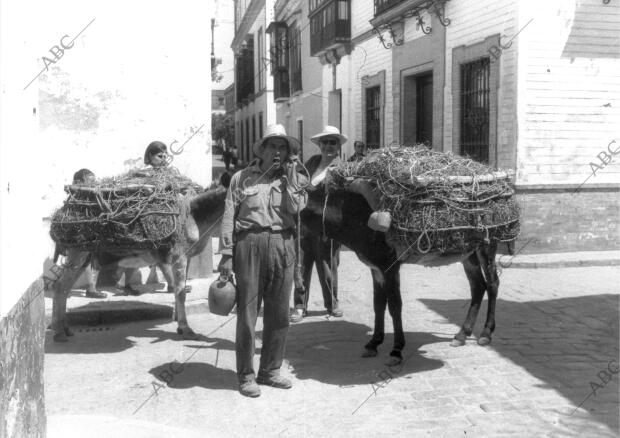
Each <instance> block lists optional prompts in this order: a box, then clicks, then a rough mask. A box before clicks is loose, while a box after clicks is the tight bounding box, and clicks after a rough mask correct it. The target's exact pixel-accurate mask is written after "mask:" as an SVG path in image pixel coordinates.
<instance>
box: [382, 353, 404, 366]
mask: <svg viewBox="0 0 620 438" xmlns="http://www.w3.org/2000/svg"><path fill="white" fill-rule="evenodd" d="M401 363H403V358H402V356H401V357H398V356H390V360H388V361H387V362H386V363H385V366H386V367H388V368H390V367H395V366H398V365H400V364H401Z"/></svg>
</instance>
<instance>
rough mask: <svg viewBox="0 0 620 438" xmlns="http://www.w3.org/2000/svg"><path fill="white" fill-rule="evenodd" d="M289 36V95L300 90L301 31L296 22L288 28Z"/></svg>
mask: <svg viewBox="0 0 620 438" xmlns="http://www.w3.org/2000/svg"><path fill="white" fill-rule="evenodd" d="M288 35H289V44H290V45H289V61H290V62H289V65H290V72H291V79H290V84H291V93H294V92H296V91H299V90H301V89H302V86H301V31H300V30H299V27H298V26H297V22H294V23H293V24H291V26H290V27H289V28H288Z"/></svg>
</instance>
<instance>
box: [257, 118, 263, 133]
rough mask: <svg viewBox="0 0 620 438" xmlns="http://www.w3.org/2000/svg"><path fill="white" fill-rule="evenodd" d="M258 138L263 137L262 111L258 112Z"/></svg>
mask: <svg viewBox="0 0 620 438" xmlns="http://www.w3.org/2000/svg"><path fill="white" fill-rule="evenodd" d="M258 138H263V113H262V112H261V113H258Z"/></svg>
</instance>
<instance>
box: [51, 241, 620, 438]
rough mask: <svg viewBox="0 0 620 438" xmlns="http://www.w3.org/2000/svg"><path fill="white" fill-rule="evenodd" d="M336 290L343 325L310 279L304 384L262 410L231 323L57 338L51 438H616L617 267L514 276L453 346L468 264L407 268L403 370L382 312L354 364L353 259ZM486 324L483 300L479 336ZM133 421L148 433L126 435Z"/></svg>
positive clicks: (363, 311)
mask: <svg viewBox="0 0 620 438" xmlns="http://www.w3.org/2000/svg"><path fill="white" fill-rule="evenodd" d="M340 278H341V281H340V294H339V295H340V297H341V303H342V308H343V310H344V318H331V319H329V320H328V319H327V318H326V316H325V312H324V311H323V308H322V302H321V299H320V296H321V293H320V290H319V283H318V279H317V278H316V275H315V278H314V279H313V283H312V291H311V298H310V300H311V301H310V310H311V312H310V316H309V317H308V318H306V319H305V320H304V321H303V322H302V323H299V324H295V325H292V326H291V329H290V332H289V340H288V347H287V353H286V359H287V362H286V363H285V366H284V367H283V373H284V374H285V375H287V376H289V377H291V378H292V379H293V384H294V386H293V388H292V389H291V390H288V391H284V390H278V389H273V388H265V387H263V388H262V396H261V397H260V398H258V399H248V398H245V397H242V396H241V395H240V394H239V393H238V392H237V385H236V375H235V372H234V369H235V359H234V329H235V321H234V315H232V316H230V317H226V318H225V317H219V316H215V315H211V314H209V313H201V314H193V315H190V316H189V320H190V324H191V325H192V327H193V328H194V330H195V331H197V332H200V333H201V334H202V339H201V340H199V341H181V340H180V337H179V336H178V335H177V334H176V333H175V329H176V323H172V322H168V321H161V320H160V321H143V322H135V323H128V324H118V325H112V326H109V327H103V330H98V329H97V330H96V331H95V330H89V331H86V330H85V329H84V330H82V331H77V330H76V331H77V333H76V336H75V337H74V338H72V339H71V341H70V342H69V343H67V344H53V343H52V342H51V337H50V333H49V332H48V333H47V339H46V362H45V384H46V386H45V393H46V410H47V415H48V419H49V426H48V427H49V436H50V437H60V436H62V437H65V438H66V437H69V436H99V435H93V433H95V432H93V430H94V429H84V430H81V429H80V425H81V424H86V423H87V422H86V421H84V422H83V423H82V422H81V420H84V419H86V418H88V419H89V421H90V424H91V425H92V424H94V423H93V421H94V419H96V418H100V419H101V422H104V419H113V422H108V423H106V424H113V425H114V426H112V425H109V427H110V428H111V429H110V430H114V435H107V436H115V438H120V437H124V436H132V438H137V437H141V436H167V437H172V436H193V435H190V434H191V431H193V432H194V433H196V436H198V434H200V436H238V437H245V436H255V437H262V436H277V437H297V436H325V435H329V436H338V437H340V436H342V437H344V436H386V437H387V436H390V437H395V436H406V437H417V436H432V437H458V436H474V437H496V436H519V437H534V436H554V437H555V436H557V437H561V436H562V437H563V436H575V437H607V436H609V437H612V436H618V414H619V412H618V406H619V404H618V401H619V400H618V392H619V386H618V378H619V375H618V374H617V372H618V356H619V348H618V306H619V300H618V298H619V289H618V285H619V284H620V281H619V280H620V276H619V271H618V269H617V268H616V267H588V268H585V267H584V268H560V269H549V268H547V269H514V268H512V269H505V270H504V271H503V273H502V276H501V285H500V291H499V300H498V306H497V319H496V320H497V327H496V330H495V334H494V337H493V342H492V343H491V345H490V346H488V347H481V346H478V345H477V343H476V339H475V336H474V337H472V338H470V339H469V340H468V342H467V344H466V345H465V346H463V347H459V348H453V347H451V346H450V341H451V339H452V337H453V336H454V334H455V333H456V332H457V331H458V327H459V326H460V324H461V323H462V321H463V319H464V317H465V314H466V312H467V305H468V303H469V300H468V297H469V286H468V283H467V279H466V277H465V275H464V272H463V269H462V266H461V265H460V264H455V265H451V266H447V267H441V268H423V267H420V266H414V265H404V266H403V268H402V270H401V285H402V296H403V324H404V329H405V335H406V341H407V345H406V347H405V350H404V357H405V363H404V365H403V366H402V369H397V368H388V367H387V366H386V365H385V363H386V361H387V360H388V358H389V356H388V354H389V351H390V349H391V343H392V336H391V332H392V328H391V319H390V317H389V315H388V314H386V331H387V332H388V333H389V334H388V335H387V336H386V340H385V342H384V344H383V345H382V346H381V347H380V350H379V355H378V356H377V357H375V358H369V359H363V358H361V357H360V354H361V351H362V347H363V345H364V343H365V342H366V341H367V339H368V335H369V333H370V332H371V330H372V327H373V319H374V314H373V311H372V282H371V276H370V271H369V270H368V269H367V268H366V267H365V266H364V265H362V264H361V263H360V262H359V261H358V260H357V258H356V257H355V255H354V254H353V253H351V252H344V253H343V254H342V261H341V269H340ZM485 316H486V301H485V303H484V305H483V308H482V310H481V312H480V315H479V317H478V324H477V326H476V330H475V331H474V335H477V334H478V333H479V332H480V330H481V327H482V325H483V321H484V318H485ZM261 324H262V320H261V318H259V323H258V327H257V329H260V328H261V327H262V325H261ZM100 328H101V327H100ZM259 335H260V333H259ZM258 348H260V342H259V343H258V344H257V353H258V352H259V351H258ZM175 361H177V362H184V361H187V362H186V363H185V364H184V365H183V366H182V367H181V365H180V364H179V363H175ZM256 363H258V357H256ZM158 376H159V377H158ZM162 380H163V381H162ZM166 382H167V383H166ZM578 406H581V407H579V408H578V409H577V407H578ZM111 421H112V420H111ZM132 422H133V423H132ZM136 422H140V424H145V423H144V422H148V423H150V424H152V425H153V429H152V432H144V430H145V429H144V428H142V433H147V434H146V435H140V433H131V434H130V432H129V431H130V430H132V429H131V428H130V427H128V426H127V425H130V424H134V423H135V424H138V423H136ZM122 425H125V426H126V427H124V428H123V427H122ZM158 425H161V426H158ZM90 427H91V428H92V426H90ZM113 427H116V429H114V428H113ZM65 428H66V429H65ZM169 428H170V429H169ZM61 430H63V432H60V431H61ZM69 430H73V433H75V435H70V434H68V431H69ZM101 430H103V428H102V429H101ZM123 430H124V431H125V434H123V433H121V431H123ZM175 431H178V434H177V433H175ZM99 433H102V435H101V436H104V435H103V433H104V432H101V431H100V432H99Z"/></svg>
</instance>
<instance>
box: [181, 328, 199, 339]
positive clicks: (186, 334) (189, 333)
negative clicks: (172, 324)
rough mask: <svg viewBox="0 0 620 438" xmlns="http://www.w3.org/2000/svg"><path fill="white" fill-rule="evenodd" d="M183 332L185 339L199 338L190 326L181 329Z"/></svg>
mask: <svg viewBox="0 0 620 438" xmlns="http://www.w3.org/2000/svg"><path fill="white" fill-rule="evenodd" d="M181 334H182V335H183V339H185V340H186V341H195V340H196V339H198V335H197V334H196V333H195V332H194V330H192V329H191V328H189V327H186V328H185V329H181Z"/></svg>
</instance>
